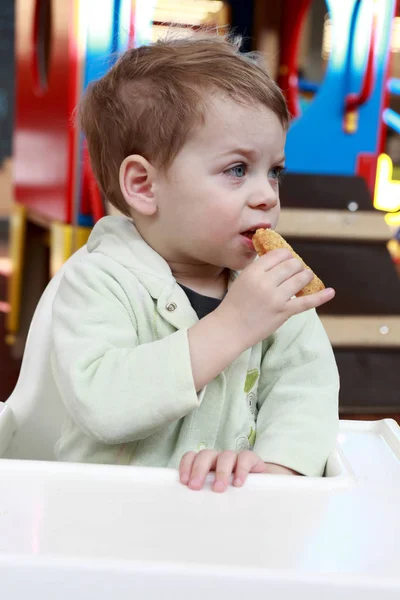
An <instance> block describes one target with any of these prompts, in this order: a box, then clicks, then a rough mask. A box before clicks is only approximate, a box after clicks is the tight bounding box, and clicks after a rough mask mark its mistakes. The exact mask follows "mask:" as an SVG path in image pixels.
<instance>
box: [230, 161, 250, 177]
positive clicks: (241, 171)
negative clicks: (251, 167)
mask: <svg viewBox="0 0 400 600" xmlns="http://www.w3.org/2000/svg"><path fill="white" fill-rule="evenodd" d="M246 171H247V167H246V165H245V164H243V163H240V164H239V165H235V166H234V167H230V169H227V170H226V171H225V173H226V174H227V175H232V176H233V177H237V178H238V179H242V178H243V177H244V176H245V175H246Z"/></svg>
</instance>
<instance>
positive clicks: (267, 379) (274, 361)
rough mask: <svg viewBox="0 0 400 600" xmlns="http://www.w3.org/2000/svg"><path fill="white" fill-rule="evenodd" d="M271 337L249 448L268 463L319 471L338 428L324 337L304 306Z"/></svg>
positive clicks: (335, 380) (334, 382) (335, 388)
mask: <svg viewBox="0 0 400 600" xmlns="http://www.w3.org/2000/svg"><path fill="white" fill-rule="evenodd" d="M271 340H272V343H270V345H269V347H268V348H266V352H265V354H264V358H263V363H262V370H261V377H260V383H259V390H258V398H259V401H258V404H259V406H260V411H259V414H258V418H257V438H256V442H255V446H254V452H255V453H256V454H258V455H259V456H260V457H262V458H263V460H264V461H265V462H267V463H274V464H279V465H283V466H285V467H288V468H290V469H293V470H295V471H297V472H299V473H301V474H303V475H309V476H310V475H312V476H319V475H322V474H323V471H324V468H325V464H326V461H327V458H328V456H329V454H330V452H332V450H333V448H334V445H335V439H336V435H337V429H338V393H339V377H338V372H337V367H336V363H335V358H334V355H333V352H332V348H331V345H330V343H329V340H328V337H327V335H326V333H325V331H324V329H323V327H322V324H321V322H320V320H319V319H318V317H317V315H316V313H315V311H309V312H306V313H303V314H301V315H297V316H295V317H293V318H292V319H290V321H288V322H287V323H286V324H285V325H284V326H283V327H282V328H281V329H280V330H279V331H278V332H277V333H276V334H275V335H273V336H271V339H270V342H271ZM268 343H269V342H268V341H267V342H265V344H266V346H267V344H268Z"/></svg>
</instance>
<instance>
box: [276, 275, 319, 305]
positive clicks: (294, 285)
mask: <svg viewBox="0 0 400 600" xmlns="http://www.w3.org/2000/svg"><path fill="white" fill-rule="evenodd" d="M313 278H314V274H313V272H312V271H310V269H303V270H302V271H300V272H299V273H295V274H294V275H292V276H291V277H290V278H289V279H286V280H285V281H283V282H282V283H281V285H280V286H279V291H280V292H281V293H282V294H283V295H284V297H285V298H286V299H287V300H290V299H291V298H292V297H293V296H295V295H296V294H298V293H299V292H300V291H301V290H302V289H303V288H304V287H305V286H306V285H307V284H308V283H310V282H311V281H312V280H313Z"/></svg>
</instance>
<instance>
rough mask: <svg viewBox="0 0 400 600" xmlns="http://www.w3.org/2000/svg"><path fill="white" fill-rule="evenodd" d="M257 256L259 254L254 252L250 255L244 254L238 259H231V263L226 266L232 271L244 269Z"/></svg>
mask: <svg viewBox="0 0 400 600" xmlns="http://www.w3.org/2000/svg"><path fill="white" fill-rule="evenodd" d="M256 257H257V255H256V254H253V253H252V254H251V255H249V256H242V257H240V258H237V259H236V260H230V261H229V264H227V265H226V268H227V269H230V270H231V271H243V269H245V268H246V267H248V266H249V265H251V263H253V262H254V261H255V259H256Z"/></svg>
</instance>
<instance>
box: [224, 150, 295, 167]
mask: <svg viewBox="0 0 400 600" xmlns="http://www.w3.org/2000/svg"><path fill="white" fill-rule="evenodd" d="M231 154H241V155H242V156H245V157H246V158H248V159H249V160H254V159H255V158H256V157H257V156H258V154H259V153H258V152H257V150H252V149H251V148H244V147H238V148H233V149H232V150H226V151H225V152H221V154H219V155H218V158H225V157H226V156H230V155H231ZM285 160H286V156H285V155H284V154H283V155H282V156H281V157H280V158H279V159H278V160H275V161H273V162H274V164H276V165H279V164H280V163H284V162H285Z"/></svg>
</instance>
